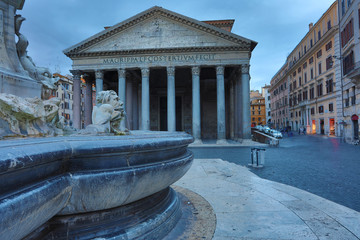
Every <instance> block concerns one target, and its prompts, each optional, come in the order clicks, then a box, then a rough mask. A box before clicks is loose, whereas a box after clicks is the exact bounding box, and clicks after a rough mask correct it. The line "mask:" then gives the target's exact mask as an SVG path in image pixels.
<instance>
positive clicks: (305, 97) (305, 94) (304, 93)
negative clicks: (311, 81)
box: [303, 90, 308, 101]
mask: <svg viewBox="0 0 360 240" xmlns="http://www.w3.org/2000/svg"><path fill="white" fill-rule="evenodd" d="M307 99H308V92H307V90H305V91H304V92H303V100H304V101H305V100H307Z"/></svg>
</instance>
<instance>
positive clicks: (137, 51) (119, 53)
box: [67, 46, 250, 58]
mask: <svg viewBox="0 0 360 240" xmlns="http://www.w3.org/2000/svg"><path fill="white" fill-rule="evenodd" d="M229 51H250V49H249V48H244V47H240V46H239V47H191V48H152V49H134V50H123V51H101V52H89V53H69V54H67V56H68V57H70V58H77V57H98V56H104V57H107V56H122V55H136V54H154V53H159V54H162V53H189V52H229Z"/></svg>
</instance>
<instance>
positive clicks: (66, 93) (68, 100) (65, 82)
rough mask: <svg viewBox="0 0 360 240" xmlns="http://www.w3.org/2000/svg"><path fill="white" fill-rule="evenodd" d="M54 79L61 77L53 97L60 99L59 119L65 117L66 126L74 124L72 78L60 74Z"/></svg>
mask: <svg viewBox="0 0 360 240" xmlns="http://www.w3.org/2000/svg"><path fill="white" fill-rule="evenodd" d="M54 77H59V78H60V80H59V82H58V83H59V84H58V88H57V89H56V90H54V91H53V92H52V97H57V98H59V99H60V105H59V117H61V116H63V117H64V118H65V120H66V124H69V125H71V124H72V115H73V114H72V108H73V100H72V99H73V91H72V89H73V81H72V76H69V75H68V76H64V75H61V74H58V73H55V74H54Z"/></svg>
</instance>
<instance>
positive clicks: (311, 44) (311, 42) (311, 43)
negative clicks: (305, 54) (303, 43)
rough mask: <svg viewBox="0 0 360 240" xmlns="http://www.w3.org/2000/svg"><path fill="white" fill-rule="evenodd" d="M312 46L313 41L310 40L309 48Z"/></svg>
mask: <svg viewBox="0 0 360 240" xmlns="http://www.w3.org/2000/svg"><path fill="white" fill-rule="evenodd" d="M312 46H313V40H312V39H310V47H312Z"/></svg>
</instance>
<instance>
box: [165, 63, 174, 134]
mask: <svg viewBox="0 0 360 240" xmlns="http://www.w3.org/2000/svg"><path fill="white" fill-rule="evenodd" d="M167 126H168V131H170V132H175V131H176V109H175V68H174V67H168V68H167Z"/></svg>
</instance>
